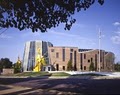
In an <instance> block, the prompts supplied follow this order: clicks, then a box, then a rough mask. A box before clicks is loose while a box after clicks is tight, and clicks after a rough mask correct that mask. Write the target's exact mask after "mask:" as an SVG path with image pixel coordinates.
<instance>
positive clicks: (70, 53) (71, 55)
mask: <svg viewBox="0 0 120 95" xmlns="http://www.w3.org/2000/svg"><path fill="white" fill-rule="evenodd" d="M72 56H73V55H72V53H70V60H71V61H72Z"/></svg>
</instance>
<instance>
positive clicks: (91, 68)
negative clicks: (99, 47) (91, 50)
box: [89, 62, 95, 71]
mask: <svg viewBox="0 0 120 95" xmlns="http://www.w3.org/2000/svg"><path fill="white" fill-rule="evenodd" d="M89 70H90V71H94V70H95V67H94V63H93V62H91V64H90V66H89Z"/></svg>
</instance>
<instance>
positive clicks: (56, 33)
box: [49, 30, 96, 45]
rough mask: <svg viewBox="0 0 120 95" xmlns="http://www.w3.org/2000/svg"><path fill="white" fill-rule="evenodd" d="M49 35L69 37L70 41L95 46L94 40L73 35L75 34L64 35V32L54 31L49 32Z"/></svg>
mask: <svg viewBox="0 0 120 95" xmlns="http://www.w3.org/2000/svg"><path fill="white" fill-rule="evenodd" d="M49 33H52V34H54V35H58V36H62V37H70V38H71V39H74V40H76V41H79V42H80V43H86V44H89V45H95V44H96V43H95V41H94V39H89V38H86V37H81V36H79V35H75V34H68V33H65V32H64V33H63V32H56V31H54V30H52V31H49Z"/></svg>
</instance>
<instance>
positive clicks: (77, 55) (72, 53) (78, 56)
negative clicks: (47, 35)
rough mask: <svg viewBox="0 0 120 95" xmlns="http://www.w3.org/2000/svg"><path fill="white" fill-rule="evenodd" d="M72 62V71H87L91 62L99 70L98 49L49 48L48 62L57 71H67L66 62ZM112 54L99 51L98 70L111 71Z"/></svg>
mask: <svg viewBox="0 0 120 95" xmlns="http://www.w3.org/2000/svg"><path fill="white" fill-rule="evenodd" d="M69 60H71V61H72V66H73V70H77V71H89V66H90V64H91V62H93V63H94V67H95V70H96V71H98V70H99V50H98V49H95V50H93V49H78V48H77V47H55V46H54V47H49V61H50V64H52V65H53V66H54V68H55V70H57V71H59V70H60V71H62V70H67V63H68V61H69ZM113 64H114V54H113V53H112V52H106V51H104V50H100V70H101V71H112V70H113Z"/></svg>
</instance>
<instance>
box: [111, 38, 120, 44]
mask: <svg viewBox="0 0 120 95" xmlns="http://www.w3.org/2000/svg"><path fill="white" fill-rule="evenodd" d="M111 40H112V42H113V43H114V44H120V36H113V37H112V38H111Z"/></svg>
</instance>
